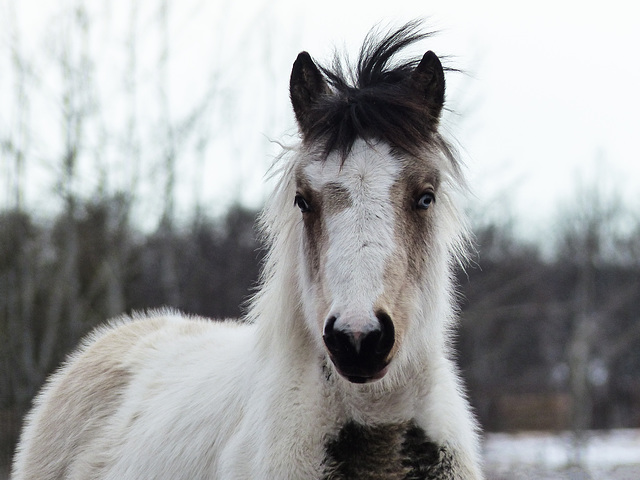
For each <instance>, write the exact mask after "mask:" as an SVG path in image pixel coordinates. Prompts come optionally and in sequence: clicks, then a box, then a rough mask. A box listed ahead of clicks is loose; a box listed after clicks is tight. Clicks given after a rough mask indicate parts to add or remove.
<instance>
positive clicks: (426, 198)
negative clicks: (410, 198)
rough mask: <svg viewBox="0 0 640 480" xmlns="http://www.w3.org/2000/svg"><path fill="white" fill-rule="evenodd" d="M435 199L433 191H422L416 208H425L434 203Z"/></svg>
mask: <svg viewBox="0 0 640 480" xmlns="http://www.w3.org/2000/svg"><path fill="white" fill-rule="evenodd" d="M435 201H436V197H435V195H434V194H433V192H424V193H423V194H422V195H420V198H418V202H417V203H416V208H419V209H420V210H426V209H427V208H429V206H431V204H432V203H435Z"/></svg>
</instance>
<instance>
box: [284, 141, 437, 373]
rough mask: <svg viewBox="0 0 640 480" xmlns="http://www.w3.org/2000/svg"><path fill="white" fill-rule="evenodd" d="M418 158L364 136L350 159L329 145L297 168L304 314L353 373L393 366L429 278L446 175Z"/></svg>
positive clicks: (334, 357)
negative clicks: (422, 286) (435, 219)
mask: <svg viewBox="0 0 640 480" xmlns="http://www.w3.org/2000/svg"><path fill="white" fill-rule="evenodd" d="M418 163H420V162H419V161H418V160H416V159H415V158H411V159H409V158H403V157H402V156H399V155H395V154H392V153H391V150H390V148H389V146H388V145H386V144H385V143H377V144H369V143H366V142H364V141H357V142H356V143H355V145H354V147H353V149H352V151H351V154H350V155H349V156H348V157H347V158H346V159H345V160H344V163H343V162H342V158H341V157H340V155H338V154H331V155H329V156H328V158H327V159H326V160H325V161H322V160H318V159H314V158H313V157H311V158H308V159H307V160H305V161H303V162H302V163H301V164H300V165H299V166H298V168H297V170H296V174H295V177H296V188H297V191H296V197H295V204H296V205H297V207H298V208H299V209H300V211H301V217H302V225H303V227H302V228H303V232H304V233H303V234H302V242H301V249H300V256H301V261H300V266H301V278H300V280H301V283H302V285H303V290H304V295H303V302H302V303H303V305H304V309H305V317H306V318H307V320H308V322H309V327H310V328H311V331H312V334H314V335H315V336H316V338H320V337H322V339H323V342H322V343H323V346H324V348H325V349H326V351H327V353H328V355H329V358H330V359H331V361H332V362H333V364H334V366H335V367H336V370H337V371H338V372H339V373H340V374H341V375H342V376H344V377H345V378H347V379H348V380H349V381H351V382H354V383H364V382H370V381H374V380H377V379H380V378H382V377H383V376H384V375H385V374H386V372H387V369H388V366H389V364H390V362H391V361H392V359H393V358H394V356H395V355H396V353H397V352H398V350H399V349H400V348H402V343H403V339H404V337H405V334H406V332H407V328H408V322H409V319H410V318H411V313H412V312H411V308H410V307H411V305H413V304H414V303H415V302H414V300H415V298H416V295H417V294H418V292H419V290H420V288H419V286H420V284H421V282H422V281H423V277H424V273H423V270H424V269H423V265H424V263H425V259H426V258H427V257H428V254H429V245H430V241H429V239H430V235H431V233H432V231H433V230H434V229H433V225H432V222H433V220H432V217H433V215H434V212H433V210H434V209H435V197H436V195H437V188H438V176H437V173H436V170H435V169H434V168H432V167H428V166H427V165H426V164H424V163H421V164H418Z"/></svg>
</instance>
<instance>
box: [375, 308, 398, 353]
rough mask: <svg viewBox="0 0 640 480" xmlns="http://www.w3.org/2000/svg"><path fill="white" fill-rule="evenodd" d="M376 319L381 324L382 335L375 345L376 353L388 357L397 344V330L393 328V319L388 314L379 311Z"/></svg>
mask: <svg viewBox="0 0 640 480" xmlns="http://www.w3.org/2000/svg"><path fill="white" fill-rule="evenodd" d="M376 318H377V319H378V322H380V335H379V336H378V340H377V342H376V344H375V352H376V353H377V354H378V355H383V356H386V355H387V354H388V353H389V352H390V351H391V349H392V348H393V344H394V343H395V328H394V327H393V321H392V320H391V317H390V316H389V315H388V314H387V313H386V312H384V311H382V310H378V311H377V312H376Z"/></svg>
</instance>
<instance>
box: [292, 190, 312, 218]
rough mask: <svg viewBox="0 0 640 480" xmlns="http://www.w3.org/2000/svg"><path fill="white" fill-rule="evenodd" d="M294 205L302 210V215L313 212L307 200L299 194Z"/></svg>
mask: <svg viewBox="0 0 640 480" xmlns="http://www.w3.org/2000/svg"><path fill="white" fill-rule="evenodd" d="M293 203H294V205H295V206H297V207H298V208H299V209H300V211H301V212H302V213H306V212H309V211H311V206H310V205H309V202H307V201H306V200H305V198H304V197H303V196H302V195H300V194H299V193H297V194H296V196H295V198H294V200H293Z"/></svg>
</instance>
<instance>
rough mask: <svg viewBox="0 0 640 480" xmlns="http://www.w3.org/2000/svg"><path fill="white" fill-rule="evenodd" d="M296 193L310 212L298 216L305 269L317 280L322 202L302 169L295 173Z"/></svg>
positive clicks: (321, 246)
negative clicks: (303, 237)
mask: <svg viewBox="0 0 640 480" xmlns="http://www.w3.org/2000/svg"><path fill="white" fill-rule="evenodd" d="M296 193H297V194H299V195H302V197H303V198H304V199H305V200H306V201H307V203H308V204H309V207H310V211H308V212H305V213H303V212H300V215H301V216H302V221H303V222H304V231H305V239H306V247H307V248H306V250H307V255H306V258H307V269H308V272H309V275H310V277H311V278H312V279H314V280H317V279H318V278H319V276H320V265H321V261H320V259H321V256H322V249H323V245H324V243H325V241H324V238H325V236H326V235H325V233H324V224H323V221H322V214H323V202H322V196H321V195H320V194H319V193H318V192H317V191H316V190H315V189H314V188H312V186H311V183H310V182H309V179H308V178H307V177H306V176H305V175H304V173H303V172H302V168H299V169H298V170H297V171H296ZM292 203H293V199H292Z"/></svg>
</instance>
